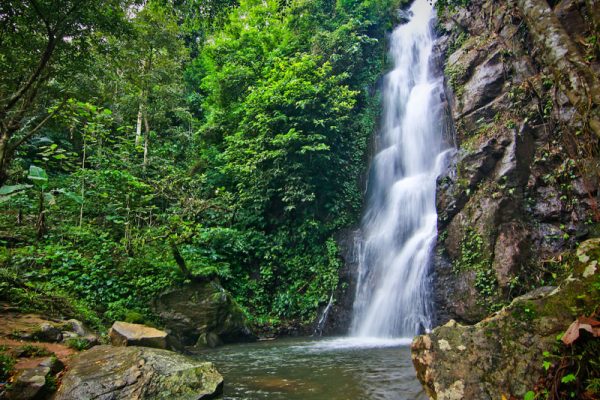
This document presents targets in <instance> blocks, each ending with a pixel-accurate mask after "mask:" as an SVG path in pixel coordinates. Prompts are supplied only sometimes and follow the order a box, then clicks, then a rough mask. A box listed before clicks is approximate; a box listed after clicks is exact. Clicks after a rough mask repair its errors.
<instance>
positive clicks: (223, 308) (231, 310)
mask: <svg viewBox="0 0 600 400" xmlns="http://www.w3.org/2000/svg"><path fill="white" fill-rule="evenodd" d="M154 309H155V311H156V313H157V314H158V315H159V316H160V317H161V319H162V321H163V323H164V325H165V327H166V329H167V330H168V331H169V333H170V336H173V338H172V339H173V340H172V341H171V342H170V343H171V344H172V345H173V346H174V347H180V346H194V345H197V344H198V343H200V344H202V343H206V345H208V346H211V345H217V344H220V343H233V342H240V341H253V340H256V336H255V335H253V334H252V332H251V331H250V329H249V328H248V326H247V324H246V317H245V315H244V313H243V312H242V310H241V309H240V308H239V306H238V305H237V303H236V302H235V300H233V298H232V297H231V295H230V294H229V293H228V292H227V291H225V289H223V288H222V287H221V286H220V285H218V284H217V283H216V282H192V283H190V284H187V285H185V286H183V287H181V288H177V289H172V290H170V291H168V292H165V293H163V294H162V295H160V296H159V297H158V299H157V300H156V302H155V304H154ZM209 333H210V334H211V335H209V336H207V335H208V334H209ZM201 336H202V337H203V338H204V339H201V340H200V341H199V340H198V339H199V338H201ZM215 336H216V337H215ZM209 337H210V340H207V339H208V338H209Z"/></svg>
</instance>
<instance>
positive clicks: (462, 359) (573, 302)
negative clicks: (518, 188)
mask: <svg viewBox="0 0 600 400" xmlns="http://www.w3.org/2000/svg"><path fill="white" fill-rule="evenodd" d="M569 262H570V265H571V267H572V273H571V274H570V276H569V277H567V278H566V279H565V280H564V282H563V283H562V284H561V285H560V286H559V287H558V288H553V287H543V288H539V289H536V290H534V291H532V292H530V293H528V294H526V295H524V296H521V297H518V298H516V299H514V300H513V302H512V303H511V304H510V305H509V306H507V307H505V308H503V309H502V310H500V311H498V312H497V313H495V314H494V315H492V316H491V317H489V318H487V319H484V320H483V321H481V322H479V323H477V324H476V325H472V326H465V325H460V324H457V323H456V322H454V321H451V322H449V323H448V324H446V325H444V326H441V327H438V328H436V329H434V330H433V332H431V333H430V334H428V335H423V336H419V337H417V338H416V339H415V340H414V341H413V345H412V353H413V363H414V365H415V368H416V369H417V376H418V377H419V379H420V380H421V382H422V383H423V385H424V387H425V388H426V390H427V392H428V394H429V395H430V396H431V397H432V398H433V399H439V400H443V399H451V398H455V397H453V396H456V393H458V392H460V394H461V396H462V397H457V398H464V399H480V400H487V399H490V400H491V399H499V398H501V397H502V396H505V397H506V398H509V397H510V396H517V397H522V396H523V395H524V394H525V393H526V392H527V391H529V390H531V389H533V387H534V385H535V384H536V382H537V381H538V380H539V379H540V378H541V377H542V376H543V375H544V373H545V371H544V369H543V367H542V363H543V352H544V351H549V350H550V351H551V349H552V348H553V346H554V345H555V344H556V343H557V336H558V335H559V334H561V333H563V332H564V331H565V330H566V329H567V328H568V326H569V325H570V324H571V322H572V321H573V320H575V319H576V318H577V317H578V316H579V315H584V314H587V315H589V313H591V312H592V311H593V310H594V309H595V308H596V307H597V306H598V304H600V285H599V282H600V271H598V268H597V265H598V263H600V239H591V240H588V241H586V242H584V243H582V244H581V245H580V246H579V248H578V250H577V252H576V253H575V255H574V256H573V257H571V258H570V261H569ZM459 389H460V390H459Z"/></svg>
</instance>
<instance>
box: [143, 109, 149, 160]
mask: <svg viewBox="0 0 600 400" xmlns="http://www.w3.org/2000/svg"><path fill="white" fill-rule="evenodd" d="M144 125H145V128H146V130H145V131H144V162H143V166H144V169H146V165H147V164H148V141H149V140H150V139H149V136H150V124H149V123H148V115H147V114H146V113H144Z"/></svg>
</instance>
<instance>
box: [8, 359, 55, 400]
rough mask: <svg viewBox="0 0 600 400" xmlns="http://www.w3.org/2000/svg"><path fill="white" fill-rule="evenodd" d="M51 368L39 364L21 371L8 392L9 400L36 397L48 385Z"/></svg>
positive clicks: (26, 399)
mask: <svg viewBox="0 0 600 400" xmlns="http://www.w3.org/2000/svg"><path fill="white" fill-rule="evenodd" d="M49 373H50V368H49V367H45V366H38V367H35V368H27V369H25V370H23V371H21V372H20V373H19V374H18V375H17V376H16V378H15V381H14V383H13V384H12V385H11V387H10V390H8V391H7V393H6V398H7V399H8V400H13V399H14V400H17V399H18V400H29V399H33V398H36V396H38V394H40V393H41V392H42V389H43V388H44V386H45V385H46V376H47V375H48V374H49Z"/></svg>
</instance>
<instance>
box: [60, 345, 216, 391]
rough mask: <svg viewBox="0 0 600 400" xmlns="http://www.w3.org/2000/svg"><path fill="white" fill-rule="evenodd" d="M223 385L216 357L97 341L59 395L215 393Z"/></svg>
mask: <svg viewBox="0 0 600 400" xmlns="http://www.w3.org/2000/svg"><path fill="white" fill-rule="evenodd" d="M222 390H223V377H222V376H221V374H219V372H218V371H217V370H216V369H215V367H214V366H213V364H212V363H210V362H202V361H198V360H195V359H193V358H190V357H186V356H183V355H181V354H177V353H174V352H172V351H168V350H161V349H152V348H147V347H135V346H132V347H112V346H96V347H94V348H92V349H91V350H88V351H85V352H83V353H80V354H79V355H78V356H77V357H76V358H75V359H74V360H73V362H72V364H71V365H70V368H69V370H68V371H67V373H66V374H65V375H64V377H63V380H62V385H61V386H60V388H59V390H58V392H57V394H56V397H55V400H80V399H97V400H120V399H123V400H125V399H127V400H139V399H157V400H158V399H165V400H166V399H182V400H184V399H190V400H191V399H193V400H197V399H211V398H214V397H215V396H218V395H219V394H220V393H221V392H222Z"/></svg>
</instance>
